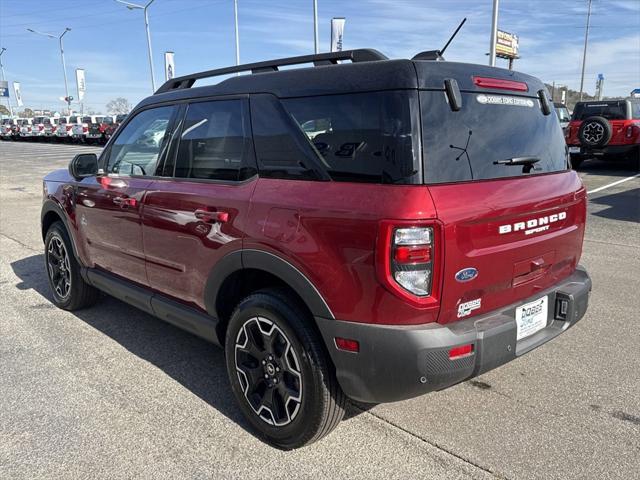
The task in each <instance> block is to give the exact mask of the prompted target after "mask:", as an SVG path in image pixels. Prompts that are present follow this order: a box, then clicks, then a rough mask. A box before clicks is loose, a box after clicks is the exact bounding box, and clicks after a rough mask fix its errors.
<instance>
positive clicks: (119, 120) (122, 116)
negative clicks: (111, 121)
mask: <svg viewBox="0 0 640 480" xmlns="http://www.w3.org/2000/svg"><path fill="white" fill-rule="evenodd" d="M125 118H127V116H126V115H118V116H117V117H116V122H118V123H121V122H122V121H124V119H125Z"/></svg>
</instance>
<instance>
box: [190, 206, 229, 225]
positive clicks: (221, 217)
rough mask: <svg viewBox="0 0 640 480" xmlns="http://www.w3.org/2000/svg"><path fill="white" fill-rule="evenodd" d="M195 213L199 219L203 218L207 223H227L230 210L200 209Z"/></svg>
mask: <svg viewBox="0 0 640 480" xmlns="http://www.w3.org/2000/svg"><path fill="white" fill-rule="evenodd" d="M193 214H194V215H195V217H196V218H197V219H198V220H202V221H203V222H205V223H225V222H227V221H229V213H228V212H210V211H208V210H200V209H198V210H196V211H195V212H193Z"/></svg>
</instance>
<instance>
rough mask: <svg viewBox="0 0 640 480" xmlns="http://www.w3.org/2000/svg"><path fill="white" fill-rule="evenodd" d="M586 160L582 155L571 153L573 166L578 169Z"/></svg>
mask: <svg viewBox="0 0 640 480" xmlns="http://www.w3.org/2000/svg"><path fill="white" fill-rule="evenodd" d="M582 162H584V158H583V157H582V156H580V155H571V168H573V169H574V170H578V169H579V168H580V165H582Z"/></svg>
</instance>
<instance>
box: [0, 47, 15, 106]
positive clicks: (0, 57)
mask: <svg viewBox="0 0 640 480" xmlns="http://www.w3.org/2000/svg"><path fill="white" fill-rule="evenodd" d="M5 50H6V48H4V47H2V50H0V73H2V81H3V82H4V78H5V77H4V65H3V64H2V54H3V53H4V52H5ZM7 90H9V83H7ZM7 105H9V115H10V116H11V118H13V108H11V99H10V98H9V96H7Z"/></svg>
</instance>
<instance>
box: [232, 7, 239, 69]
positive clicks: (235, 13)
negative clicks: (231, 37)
mask: <svg viewBox="0 0 640 480" xmlns="http://www.w3.org/2000/svg"><path fill="white" fill-rule="evenodd" d="M233 20H234V22H235V26H236V65H240V35H239V33H238V0H233ZM238 75H240V72H238Z"/></svg>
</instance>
